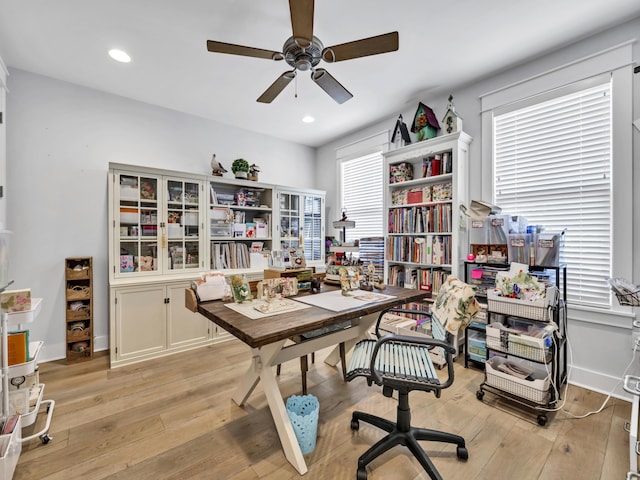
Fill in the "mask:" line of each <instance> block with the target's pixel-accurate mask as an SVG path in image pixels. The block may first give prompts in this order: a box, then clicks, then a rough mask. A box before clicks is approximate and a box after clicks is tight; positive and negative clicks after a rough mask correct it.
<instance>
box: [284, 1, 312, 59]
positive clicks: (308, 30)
mask: <svg viewBox="0 0 640 480" xmlns="http://www.w3.org/2000/svg"><path fill="white" fill-rule="evenodd" d="M313 3H314V0H289V12H290V13H291V27H292V29H293V38H294V39H296V40H297V41H298V44H299V45H300V46H301V47H303V48H306V47H308V46H309V45H311V40H312V39H313Z"/></svg>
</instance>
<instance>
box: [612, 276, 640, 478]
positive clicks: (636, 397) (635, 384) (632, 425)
mask: <svg viewBox="0 0 640 480" xmlns="http://www.w3.org/2000/svg"><path fill="white" fill-rule="evenodd" d="M608 282H609V285H610V286H611V290H612V291H613V293H615V295H616V298H617V299H618V303H620V305H622V306H625V307H640V288H639V287H637V286H636V285H632V284H629V283H628V282H626V281H624V280H622V279H619V278H610V279H608ZM632 325H633V329H640V320H634V321H633V323H632ZM622 388H623V390H624V391H625V392H627V393H628V394H630V395H631V398H632V401H631V419H630V421H629V422H625V424H624V429H625V430H626V431H627V432H628V433H629V473H628V474H627V479H636V478H637V479H640V474H639V473H638V455H640V442H638V421H639V420H640V377H637V376H634V375H625V377H624V380H623V383H622Z"/></svg>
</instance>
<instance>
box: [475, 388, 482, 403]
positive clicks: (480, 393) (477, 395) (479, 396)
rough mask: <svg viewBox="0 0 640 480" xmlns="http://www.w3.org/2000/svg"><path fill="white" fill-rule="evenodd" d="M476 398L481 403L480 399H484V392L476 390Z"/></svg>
mask: <svg viewBox="0 0 640 480" xmlns="http://www.w3.org/2000/svg"><path fill="white" fill-rule="evenodd" d="M476 398H477V399H478V400H480V401H482V399H483V398H484V392H483V391H482V390H478V391H477V392H476Z"/></svg>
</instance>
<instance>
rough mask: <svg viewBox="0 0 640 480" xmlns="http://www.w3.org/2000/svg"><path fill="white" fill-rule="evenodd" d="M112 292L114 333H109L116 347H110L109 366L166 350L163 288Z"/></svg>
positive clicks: (132, 288) (159, 286) (118, 289)
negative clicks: (110, 362) (113, 338)
mask: <svg viewBox="0 0 640 480" xmlns="http://www.w3.org/2000/svg"><path fill="white" fill-rule="evenodd" d="M113 292H114V294H113V302H114V305H112V307H113V309H114V318H113V321H114V327H115V332H114V330H113V329H112V335H115V342H116V343H115V344H112V352H111V358H112V366H113V364H117V363H118V362H125V361H127V360H133V359H136V358H140V359H143V358H145V357H152V356H154V355H155V354H157V353H159V352H162V351H164V350H166V348H167V322H166V318H167V314H166V312H167V307H166V304H165V302H164V299H165V298H166V296H165V286H164V285H142V286H136V287H126V288H117V289H114V290H113ZM183 303H184V300H183ZM113 347H115V355H114V351H113ZM127 363H128V362H127Z"/></svg>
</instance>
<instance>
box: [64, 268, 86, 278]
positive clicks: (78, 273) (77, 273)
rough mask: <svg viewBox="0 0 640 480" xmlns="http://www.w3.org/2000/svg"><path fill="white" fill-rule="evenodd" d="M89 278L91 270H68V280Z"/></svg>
mask: <svg viewBox="0 0 640 480" xmlns="http://www.w3.org/2000/svg"><path fill="white" fill-rule="evenodd" d="M88 278H89V269H88V268H83V269H82V270H75V269H73V268H67V280H85V279H88Z"/></svg>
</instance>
